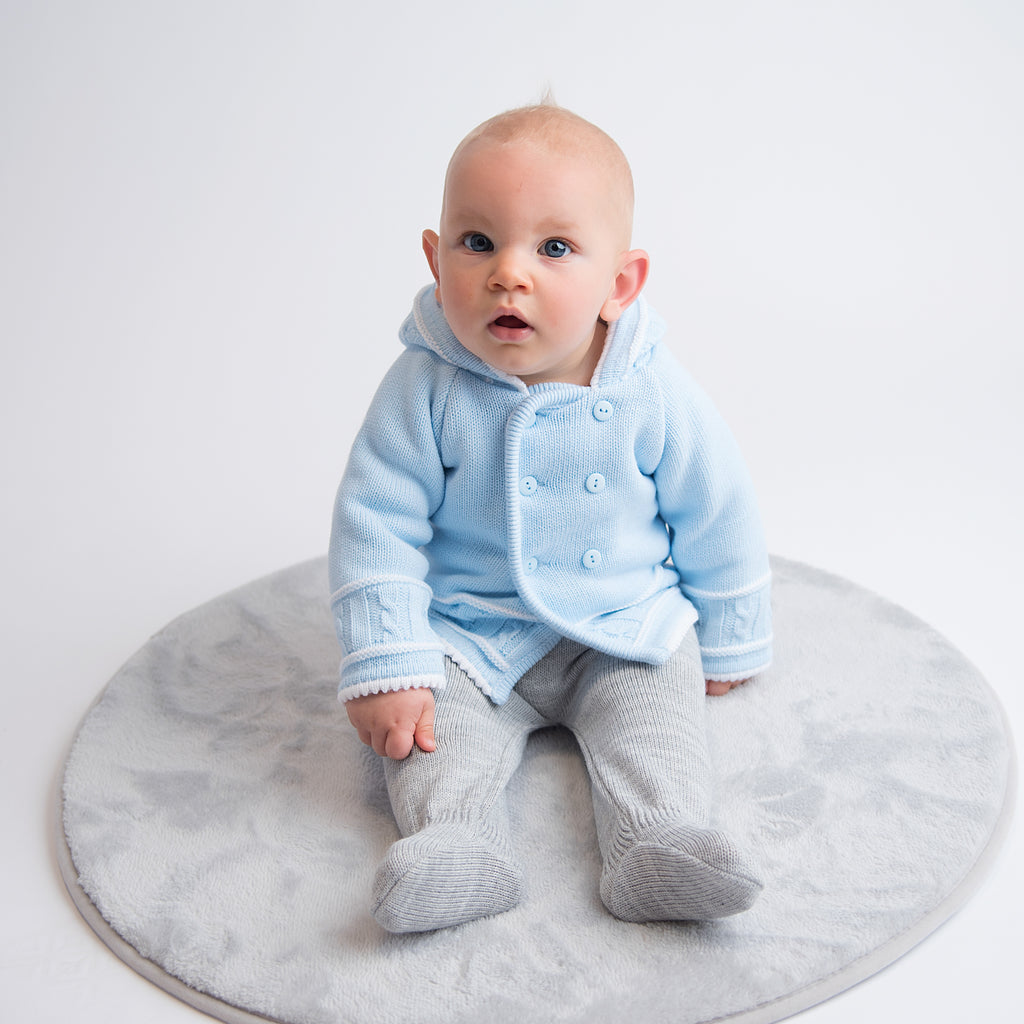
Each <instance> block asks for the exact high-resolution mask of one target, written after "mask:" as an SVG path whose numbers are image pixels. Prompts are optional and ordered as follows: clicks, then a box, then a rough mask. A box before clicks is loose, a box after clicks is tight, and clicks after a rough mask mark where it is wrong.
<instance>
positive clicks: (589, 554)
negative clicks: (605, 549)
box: [583, 548, 601, 569]
mask: <svg viewBox="0 0 1024 1024" xmlns="http://www.w3.org/2000/svg"><path fill="white" fill-rule="evenodd" d="M600 564H601V552H600V551H598V550H597V549H596V548H591V549H590V550H589V551H584V552H583V567H584V568H585V569H596V568H597V567H598V566H599V565H600Z"/></svg>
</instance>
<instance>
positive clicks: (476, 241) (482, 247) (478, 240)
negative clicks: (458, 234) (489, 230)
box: [462, 231, 494, 252]
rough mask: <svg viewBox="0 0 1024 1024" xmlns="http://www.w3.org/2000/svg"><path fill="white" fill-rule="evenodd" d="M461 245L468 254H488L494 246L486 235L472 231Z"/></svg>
mask: <svg viewBox="0 0 1024 1024" xmlns="http://www.w3.org/2000/svg"><path fill="white" fill-rule="evenodd" d="M462 244H463V245H464V246H465V247H466V248H467V249H468V250H469V251H470V252H490V251H491V250H492V249H493V248H494V244H493V243H492V242H491V240H490V239H489V238H488V237H487V236H486V235H481V234H480V232H479V231H474V232H473V233H472V234H471V235H466V237H465V238H464V239H463V240H462Z"/></svg>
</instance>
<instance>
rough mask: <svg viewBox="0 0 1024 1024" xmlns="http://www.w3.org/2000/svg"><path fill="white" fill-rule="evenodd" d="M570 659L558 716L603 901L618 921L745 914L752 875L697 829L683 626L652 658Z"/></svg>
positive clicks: (697, 707) (695, 743)
mask: <svg viewBox="0 0 1024 1024" xmlns="http://www.w3.org/2000/svg"><path fill="white" fill-rule="evenodd" d="M575 664H576V669H575V679H574V685H573V688H572V690H571V696H570V705H569V707H568V708H567V711H566V720H567V724H569V725H570V726H571V727H572V728H573V729H574V731H575V732H576V734H577V736H578V738H579V741H580V746H581V748H582V750H583V754H584V757H585V758H586V761H587V766H588V768H589V770H590V777H591V781H592V785H593V791H594V810H595V816H596V819H597V827H598V836H599V841H600V844H601V852H602V856H603V859H604V869H603V871H602V875H601V898H602V899H603V900H604V903H605V905H606V906H607V907H608V909H609V910H611V912H612V913H613V914H615V915H616V916H617V917H620V918H622V919H623V920H626V921H659V920H707V919H710V918H716V917H725V916H728V915H730V914H735V913H739V912H740V911H742V910H746V909H747V908H748V907H749V906H750V905H751V904H752V903H753V902H754V900H755V899H756V898H757V896H758V893H759V892H760V891H761V883H760V882H759V881H758V879H757V876H756V873H755V872H754V871H753V870H752V868H751V867H750V866H748V865H747V863H746V862H745V860H744V859H743V857H742V855H741V854H740V852H739V851H738V850H737V849H736V847H735V846H734V845H733V843H732V841H731V840H730V839H729V838H728V837H727V836H726V835H724V834H723V833H722V832H719V831H717V830H714V829H712V828H710V826H709V817H710V814H709V812H710V781H711V775H710V772H711V769H710V763H709V757H708V748H707V738H706V707H705V693H704V675H703V671H702V669H701V663H700V651H699V648H698V646H697V640H696V636H695V634H694V633H693V631H692V630H691V632H690V633H689V635H688V636H687V638H686V640H685V641H684V643H683V645H682V647H681V648H680V649H679V651H678V652H677V653H676V654H675V655H674V656H673V657H672V658H671V659H670V660H669V661H668V663H667V664H665V665H663V666H651V665H643V664H640V663H637V662H626V661H621V660H619V659H616V658H612V657H609V656H608V655H603V654H600V653H598V652H596V651H588V652H587V653H586V654H585V655H583V656H581V657H580V658H578V659H577V661H576V663H575Z"/></svg>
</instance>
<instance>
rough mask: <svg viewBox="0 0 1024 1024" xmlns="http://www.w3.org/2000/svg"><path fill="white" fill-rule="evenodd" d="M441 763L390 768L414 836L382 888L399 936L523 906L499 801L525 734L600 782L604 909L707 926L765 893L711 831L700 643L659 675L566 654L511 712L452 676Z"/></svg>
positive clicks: (391, 854)
mask: <svg viewBox="0 0 1024 1024" xmlns="http://www.w3.org/2000/svg"><path fill="white" fill-rule="evenodd" d="M436 699H437V711H436V724H435V734H436V737H437V749H436V750H435V751H433V752H432V753H429V754H425V753H423V752H422V751H420V750H418V749H417V750H414V751H413V753H412V754H410V755H409V757H408V758H406V759H405V760H404V761H386V762H385V773H386V778H387V785H388V793H389V796H390V798H391V805H392V809H393V810H394V813H395V818H396V820H397V822H398V826H399V829H400V831H401V833H402V836H403V837H404V838H402V839H400V840H399V841H398V842H396V843H395V844H393V845H392V846H391V848H390V849H389V850H388V852H387V854H386V856H385V858H384V860H383V862H382V864H381V865H380V867H379V869H378V871H377V876H376V879H375V881H374V887H373V913H374V916H375V917H376V918H377V920H378V921H379V922H380V924H381V925H382V926H383V927H385V928H386V929H388V930H389V931H392V932H417V931H430V930H432V929H435V928H443V927H446V926H449V925H455V924H461V923H463V922H466V921H471V920H473V919H475V918H478V917H484V916H486V915H489V914H497V913H501V912H502V911H505V910H509V909H511V908H512V907H514V906H515V905H516V904H517V903H519V902H520V900H521V899H522V895H523V879H522V875H521V872H520V870H519V868H518V866H517V864H516V860H515V856H514V852H513V846H512V842H511V838H510V834H509V826H508V820H507V813H506V808H505V787H506V784H507V783H508V780H509V778H510V777H511V775H512V773H513V772H514V771H515V769H516V767H517V766H518V764H519V762H520V760H521V758H522V754H523V750H524V748H525V745H526V741H527V738H528V737H529V734H530V733H531V732H533V731H534V730H535V729H539V728H543V727H545V726H549V725H554V724H559V723H560V724H564V725H566V726H568V727H569V728H570V729H571V730H572V731H573V732H574V733H575V735H576V738H577V740H578V742H579V745H580V748H581V750H582V752H583V756H584V759H585V761H586V765H587V769H588V771H589V774H590V780H591V786H592V790H593V799H594V814H595V819H596V822H597V833H598V842H599V844H600V849H601V856H602V860H603V870H602V873H601V882H600V891H601V899H602V900H603V901H604V904H605V906H606V907H607V908H608V909H609V910H610V911H611V912H612V913H613V914H615V915H616V916H617V917H619V918H622V919H623V920H626V921H659V920H706V919H709V918H716V917H725V916H727V915H730V914H735V913H738V912H740V911H742V910H746V909H747V908H748V907H749V906H750V905H751V904H752V903H753V902H754V900H755V899H756V898H757V895H758V893H759V892H760V890H761V883H760V882H759V881H758V879H757V877H756V874H755V873H754V872H753V870H752V869H751V868H750V867H749V866H748V865H747V863H746V862H745V860H744V859H743V858H742V856H741V854H740V853H739V851H738V850H737V849H736V848H735V846H734V845H733V843H732V842H731V840H729V838H728V837H727V836H725V835H724V834H723V833H721V832H718V831H716V830H714V829H711V828H710V827H709V824H708V820H709V788H710V787H709V780H710V766H709V763H708V753H707V742H706V736H705V729H706V726H705V716H706V709H705V700H706V698H705V696H704V678H703V673H702V671H701V665H700V653H699V650H698V647H697V641H696V636H695V634H694V632H693V631H692V630H691V631H690V633H689V634H688V636H687V638H686V640H685V641H684V643H683V645H682V646H681V647H680V649H679V650H678V651H677V652H676V654H675V655H674V656H673V657H672V658H671V659H670V660H669V661H668V662H667V663H666V664H664V665H661V666H652V665H646V664H641V663H638V662H627V661H622V660H621V659H617V658H613V657H611V656H609V655H606V654H602V653H600V652H598V651H594V650H592V649H590V648H587V647H583V646H581V645H579V644H577V643H574V642H573V641H571V640H562V641H561V642H560V643H559V644H558V646H557V647H555V649H554V650H553V651H551V653H550V654H548V655H547V656H546V657H545V658H544V659H543V660H542V661H540V662H539V663H538V664H537V665H536V666H534V668H532V669H531V670H530V671H529V672H527V674H526V675H525V676H523V678H522V679H521V680H520V681H519V683H518V685H517V686H516V688H515V690H514V691H513V692H512V695H511V697H510V698H509V700H508V701H507V702H506V703H505V704H504V705H502V706H500V707H497V706H495V705H494V704H492V703H491V702H490V701H489V700H488V699H487V698H486V697H485V696H484V695H483V694H482V693H481V691H480V690H479V689H478V688H477V687H476V686H475V685H474V684H473V682H472V681H471V680H470V679H469V677H468V676H467V675H466V674H465V672H463V671H462V670H461V669H460V668H458V667H457V666H456V665H454V664H453V663H452V662H450V661H449V662H448V663H447V685H446V687H445V688H444V689H443V690H441V691H439V692H438V693H437V695H436Z"/></svg>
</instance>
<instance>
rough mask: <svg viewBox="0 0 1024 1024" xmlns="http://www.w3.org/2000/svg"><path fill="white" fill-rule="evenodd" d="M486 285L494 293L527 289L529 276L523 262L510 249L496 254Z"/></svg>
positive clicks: (520, 257)
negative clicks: (488, 285)
mask: <svg viewBox="0 0 1024 1024" xmlns="http://www.w3.org/2000/svg"><path fill="white" fill-rule="evenodd" d="M488 283H489V284H490V286H491V288H493V289H494V290H496V291H522V290H523V289H529V287H530V275H529V272H528V270H527V268H526V263H525V260H523V258H522V256H521V255H520V254H519V253H517V252H515V251H514V250H512V249H505V250H502V251H501V252H499V253H497V254H496V256H495V260H494V268H493V269H492V271H491V276H490V279H489V281H488Z"/></svg>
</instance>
